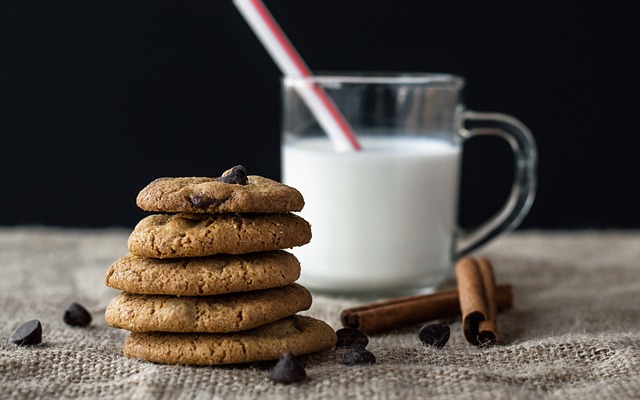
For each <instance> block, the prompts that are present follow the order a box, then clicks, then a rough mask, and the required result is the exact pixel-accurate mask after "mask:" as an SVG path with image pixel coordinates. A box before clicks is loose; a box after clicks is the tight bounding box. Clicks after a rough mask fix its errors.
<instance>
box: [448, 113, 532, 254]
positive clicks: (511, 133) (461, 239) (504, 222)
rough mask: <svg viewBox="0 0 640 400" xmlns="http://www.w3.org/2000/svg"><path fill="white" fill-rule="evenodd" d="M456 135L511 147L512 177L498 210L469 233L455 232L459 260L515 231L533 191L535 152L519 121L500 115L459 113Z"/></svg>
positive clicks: (525, 211) (528, 205)
mask: <svg viewBox="0 0 640 400" xmlns="http://www.w3.org/2000/svg"><path fill="white" fill-rule="evenodd" d="M459 124H460V125H459V127H458V133H459V134H460V136H462V138H463V140H467V139H470V138H472V137H475V136H498V137H501V138H503V139H504V140H506V141H507V142H508V143H509V144H510V145H511V150H512V151H513V156H514V169H515V171H514V175H513V184H512V186H511V193H510V194H509V197H508V199H507V202H506V203H505V205H504V206H503V207H502V209H501V210H500V211H499V212H498V213H497V214H496V215H494V216H493V217H491V218H490V219H489V220H488V221H486V222H485V223H483V224H481V225H479V226H478V227H476V228H474V229H473V230H471V231H468V232H465V231H462V230H461V229H459V232H458V236H457V241H456V242H457V249H456V250H455V254H454V256H455V258H454V259H457V258H459V257H462V256H464V255H466V254H468V253H470V252H472V251H473V250H475V249H477V248H478V247H480V246H482V245H484V244H486V243H487V242H489V241H491V240H493V239H495V238H496V237H497V236H498V235H500V234H502V233H506V232H509V231H511V230H513V229H515V228H516V227H517V226H518V225H520V223H521V222H522V220H523V219H524V217H525V216H526V215H527V213H528V212H529V210H530V209H531V205H532V204H533V199H534V197H535V192H536V168H537V162H538V161H537V160H538V153H537V150H536V143H535V141H534V139H533V136H532V135H531V132H530V131H529V129H528V128H527V127H526V126H525V125H524V124H523V123H522V122H520V121H519V120H517V119H516V118H513V117H511V116H509V115H505V114H500V113H486V112H477V111H467V110H465V111H462V113H461V114H460V118H459Z"/></svg>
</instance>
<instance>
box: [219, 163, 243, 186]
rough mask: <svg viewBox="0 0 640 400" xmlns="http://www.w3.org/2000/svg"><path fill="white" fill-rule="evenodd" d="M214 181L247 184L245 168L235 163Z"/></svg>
mask: <svg viewBox="0 0 640 400" xmlns="http://www.w3.org/2000/svg"><path fill="white" fill-rule="evenodd" d="M216 181H218V182H224V183H233V184H236V185H246V184H247V170H246V169H245V167H244V166H242V165H236V166H235V167H233V168H231V169H229V170H227V171H225V172H224V173H223V174H222V176H221V177H219V178H217V179H216Z"/></svg>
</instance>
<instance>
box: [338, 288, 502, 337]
mask: <svg viewBox="0 0 640 400" xmlns="http://www.w3.org/2000/svg"><path fill="white" fill-rule="evenodd" d="M512 306H513V288H512V287H511V285H508V284H501V285H497V286H496V307H497V310H499V311H502V310H506V309H509V308H511V307H512ZM460 315H461V310H460V301H459V298H458V290H457V289H452V290H445V291H440V292H436V293H432V294H426V295H416V296H406V297H398V298H395V299H388V300H381V301H377V302H374V303H370V304H365V305H362V306H358V307H352V308H348V309H345V310H343V311H342V312H341V314H340V320H341V322H342V325H343V326H344V327H347V328H357V329H360V330H362V331H363V332H365V333H368V334H374V333H380V332H384V331H387V330H390V329H395V328H399V327H402V326H407V325H411V324H417V323H423V322H428V321H433V320H437V319H443V318H451V317H457V316H460Z"/></svg>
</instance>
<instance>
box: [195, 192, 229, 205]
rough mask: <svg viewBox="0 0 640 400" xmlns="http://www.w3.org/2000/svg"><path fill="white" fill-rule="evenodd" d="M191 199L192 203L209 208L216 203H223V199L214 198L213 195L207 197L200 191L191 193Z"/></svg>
mask: <svg viewBox="0 0 640 400" xmlns="http://www.w3.org/2000/svg"><path fill="white" fill-rule="evenodd" d="M189 201H190V202H191V204H193V205H194V206H196V207H198V208H207V207H209V206H211V205H214V204H215V205H218V204H222V200H219V199H214V198H212V197H207V196H205V195H203V194H199V193H195V194H191V195H189Z"/></svg>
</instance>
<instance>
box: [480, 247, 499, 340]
mask: <svg viewBox="0 0 640 400" xmlns="http://www.w3.org/2000/svg"><path fill="white" fill-rule="evenodd" d="M477 261H478V269H479V270H480V277H481V278H482V286H483V287H484V294H485V300H486V302H487V319H486V320H484V321H480V325H479V326H478V337H479V341H480V342H481V343H492V344H493V343H496V342H499V341H500V336H499V333H498V320H497V314H498V309H497V305H496V281H495V276H494V273H493V266H492V265H491V262H490V261H489V260H487V259H486V258H478V260H477Z"/></svg>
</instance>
